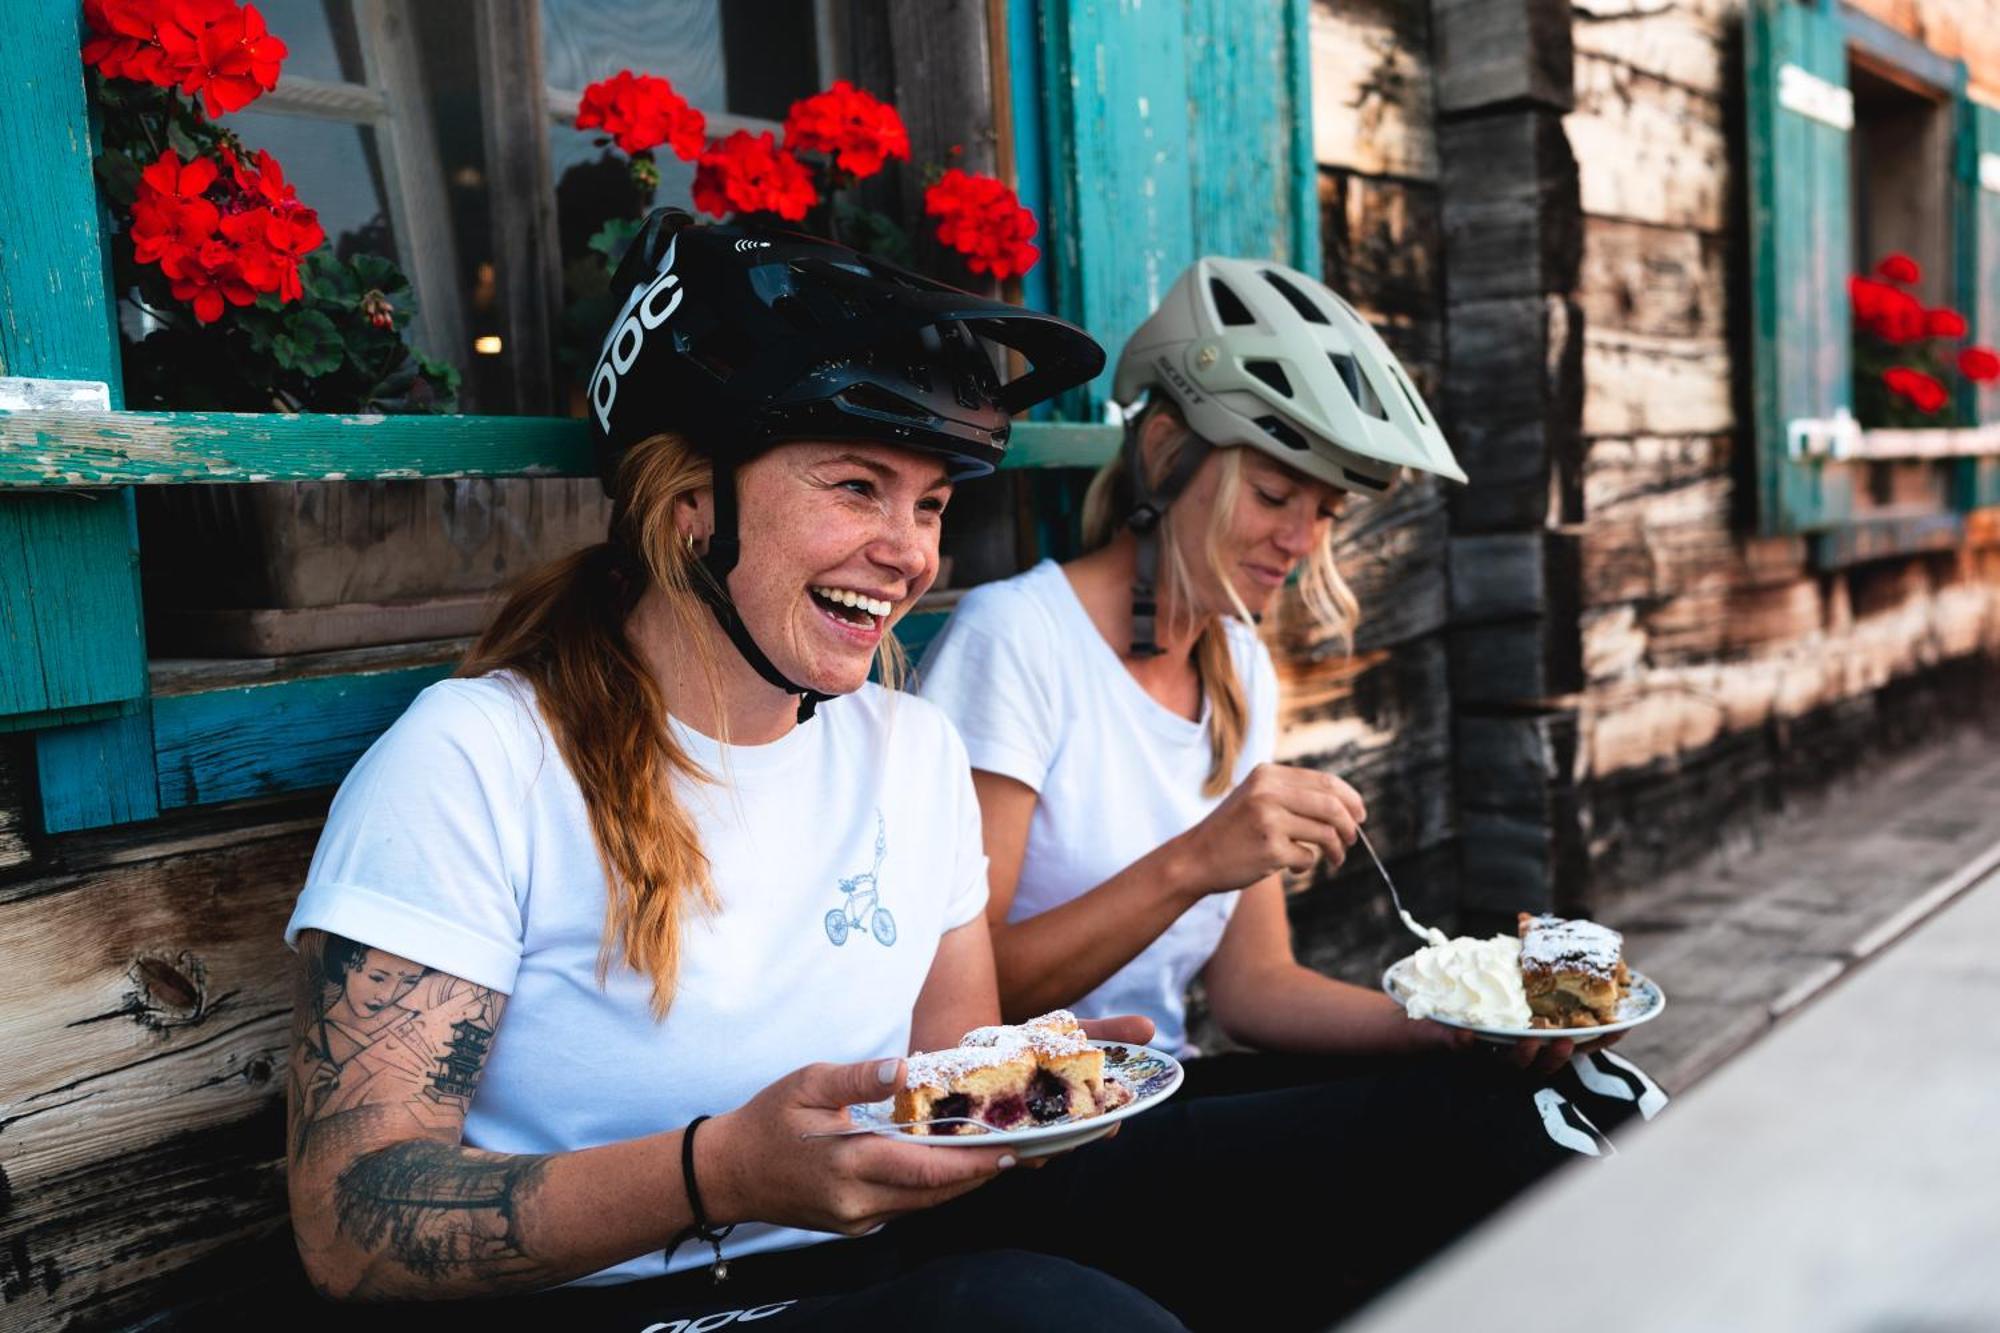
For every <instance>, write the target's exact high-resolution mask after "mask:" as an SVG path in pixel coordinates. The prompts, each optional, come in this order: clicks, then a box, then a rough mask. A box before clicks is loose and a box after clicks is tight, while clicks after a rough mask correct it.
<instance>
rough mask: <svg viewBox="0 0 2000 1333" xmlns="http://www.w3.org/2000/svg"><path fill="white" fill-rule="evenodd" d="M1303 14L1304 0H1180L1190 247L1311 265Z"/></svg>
mask: <svg viewBox="0 0 2000 1333" xmlns="http://www.w3.org/2000/svg"><path fill="white" fill-rule="evenodd" d="M1311 14H1312V5H1311V2H1310V0H1287V2H1286V3H1255V4H1246V3H1243V0H1190V3H1189V4H1188V24H1187V46H1186V51H1185V54H1186V61H1187V86H1188V113H1189V121H1190V123H1189V126H1188V158H1189V161H1188V166H1189V178H1190V187H1191V194H1192V198H1191V200H1190V202H1191V203H1192V205H1193V208H1194V213H1193V216H1192V217H1191V218H1190V219H1189V222H1190V228H1191V230H1192V232H1193V236H1194V247H1195V253H1196V254H1227V255H1244V256H1252V257H1258V258H1266V257H1268V258H1271V259H1278V260H1282V261H1283V262H1284V263H1286V264H1289V265H1290V266H1291V267H1293V268H1297V269H1302V270H1304V271H1305V272H1307V273H1315V274H1316V273H1318V272H1319V267H1320V266H1319V168H1318V165H1317V164H1316V163H1315V162H1314V161H1313V154H1312V101H1311V87H1312V82H1311V80H1312V73H1311V66H1310V52H1309V51H1308V48H1307V44H1308V41H1309V40H1310V29H1309V24H1310V22H1311ZM1301 154H1303V156H1301ZM1171 280H1172V275H1170V276H1169V278H1168V281H1171Z"/></svg>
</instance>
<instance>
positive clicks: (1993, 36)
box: [1843, 0, 2000, 100]
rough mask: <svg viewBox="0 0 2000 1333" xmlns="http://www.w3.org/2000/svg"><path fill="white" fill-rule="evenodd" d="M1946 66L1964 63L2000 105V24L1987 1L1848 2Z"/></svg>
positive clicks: (1864, 0)
mask: <svg viewBox="0 0 2000 1333" xmlns="http://www.w3.org/2000/svg"><path fill="white" fill-rule="evenodd" d="M1843 3H1844V4H1845V5H1846V6H1847V7H1848V8H1850V9H1855V10H1859V11H1860V12H1862V13H1864V14H1868V15H1870V16H1872V17H1874V18H1876V19H1879V20H1880V21H1881V22H1883V23H1885V24H1887V25H1888V26H1889V27H1891V28H1893V29H1895V30H1896V31H1897V32H1899V33H1902V34H1903V35H1904V36H1906V37H1910V38H1913V39H1915V40H1917V41H1920V42H1922V43H1923V44H1924V46H1925V47H1927V48H1928V49H1929V50H1931V51H1932V52H1934V53H1935V54H1937V55H1939V56H1942V57H1944V58H1945V59H1947V60H1953V59H1962V60H1964V61H1965V62H1966V64H1967V65H1969V66H1970V67H1971V73H1972V81H1973V82H1974V83H1975V84H1977V85H1980V86H1981V87H1982V88H1983V89H1984V90H1985V91H1986V93H1987V94H1988V95H1989V97H1990V98H1993V99H1994V100H2000V24H1995V23H1994V22H1993V12H1992V8H1991V6H1989V5H1988V4H1987V3H1986V0H1843Z"/></svg>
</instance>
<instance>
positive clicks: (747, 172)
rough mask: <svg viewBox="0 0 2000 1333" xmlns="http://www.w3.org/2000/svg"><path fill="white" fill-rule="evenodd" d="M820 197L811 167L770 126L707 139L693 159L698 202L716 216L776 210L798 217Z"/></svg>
mask: <svg viewBox="0 0 2000 1333" xmlns="http://www.w3.org/2000/svg"><path fill="white" fill-rule="evenodd" d="M818 202H819V191H818V190H816V189H814V188H813V183H812V175H811V173H810V172H808V171H807V170H806V169H805V167H804V165H803V164H801V163H800V161H799V160H798V159H797V158H796V157H793V156H792V155H791V154H790V153H788V152H786V151H785V150H784V149H782V148H780V147H778V141H777V139H776V138H775V137H774V136H773V135H772V134H771V132H770V131H769V130H765V131H764V132H763V133H762V134H758V135H752V134H751V133H750V132H749V131H748V130H738V131H736V133H734V134H732V135H730V136H729V137H728V138H727V139H724V140H722V141H721V142H720V143H715V144H711V145H709V148H708V151H707V152H705V153H703V154H702V155H701V157H700V159H699V160H698V161H697V163H696V165H695V171H694V206H695V207H696V208H699V209H700V210H701V211H702V212H704V213H712V214H714V215H715V216H716V217H725V216H727V215H728V214H730V213H776V214H777V215H778V216H779V217H781V218H784V219H785V220H786V221H787V222H797V221H799V220H801V219H802V218H804V217H805V215H806V210H807V209H809V208H811V207H812V206H813V205H814V204H816V203H818Z"/></svg>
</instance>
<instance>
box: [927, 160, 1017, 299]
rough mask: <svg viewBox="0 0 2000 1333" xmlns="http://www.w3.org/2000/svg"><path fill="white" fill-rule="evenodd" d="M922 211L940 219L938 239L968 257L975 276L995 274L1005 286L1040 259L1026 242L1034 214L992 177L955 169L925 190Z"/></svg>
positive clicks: (967, 264)
mask: <svg viewBox="0 0 2000 1333" xmlns="http://www.w3.org/2000/svg"><path fill="white" fill-rule="evenodd" d="M924 212H926V213H928V214H930V215H931V216H933V217H935V218H937V219H938V229H937V238H938V240H939V241H941V242H942V243H944V244H945V245H948V246H950V247H951V248H952V249H954V250H956V251H958V252H959V253H960V254H961V255H964V256H965V266H966V267H967V268H969V269H971V270H972V271H973V272H974V273H991V274H992V275H993V276H994V278H995V279H997V280H999V281H1002V282H1004V281H1006V280H1007V279H1008V278H1011V277H1014V276H1016V275H1018V274H1022V273H1026V272H1027V271H1028V270H1029V269H1031V268H1033V267H1034V266H1035V262H1036V261H1037V260H1039V259H1040V258H1041V257H1042V252H1041V251H1040V250H1039V249H1037V248H1036V247H1034V246H1032V245H1030V244H1029V243H1028V238H1029V237H1030V236H1033V235H1034V234H1035V215H1034V214H1033V213H1030V212H1029V211H1028V210H1027V209H1025V208H1023V207H1021V201H1020V200H1019V199H1018V198H1017V197H1016V196H1015V194H1014V192H1013V191H1012V190H1010V189H1008V188H1007V187H1006V186H1005V185H1004V184H1002V183H1001V182H1000V181H997V180H995V179H994V178H993V177H991V176H978V175H973V174H972V173H970V172H965V171H961V170H959V169H958V168H957V167H953V168H952V169H951V170H950V171H947V172H945V173H944V175H943V176H942V177H940V178H939V179H938V182H937V184H935V185H933V186H931V187H930V189H928V190H926V191H924Z"/></svg>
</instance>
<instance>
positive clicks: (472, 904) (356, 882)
mask: <svg viewBox="0 0 2000 1333" xmlns="http://www.w3.org/2000/svg"><path fill="white" fill-rule="evenodd" d="M470 688H474V687H471V686H470V683H469V682H463V681H443V682H440V683H438V684H436V685H433V686H431V687H430V688H429V689H427V690H425V691H424V692H423V693H422V694H420V695H418V696H417V698H416V700H415V701H414V702H412V703H411V705H410V707H409V709H408V710H407V711H405V712H404V714H403V716H402V717H401V718H399V719H397V721H396V723H395V725H394V726H392V727H390V728H389V730H388V731H386V732H384V733H383V734H382V735H381V737H380V738H378V739H377V740H376V742H375V744H374V745H372V746H370V747H369V750H368V753H366V754H364V755H363V756H362V757H361V761H360V762H359V763H358V764H356V765H355V766H354V769H353V771H351V772H350V773H349V774H348V775H347V780H346V781H345V782H343V783H341V784H340V791H339V793H338V794H337V795H335V797H334V799H333V808H332V809H331V810H330V811H329V812H328V814H327V820H326V828H325V829H324V831H323V832H322V833H321V834H320V840H319V847H318V849H317V850H316V851H315V852H314V853H313V859H312V866H311V868H310V869H309V870H308V871H307V872H306V885H305V888H304V890H303V891H301V893H300V894H299V901H298V905H297V906H296V907H295V908H294V909H293V911H292V919H291V921H290V922H289V923H288V924H287V925H286V927H285V942H286V943H288V944H292V945H294V947H296V942H297V939H298V933H299V932H300V931H301V930H305V929H309V928H310V929H317V930H324V931H328V932H331V933H333V934H337V935H344V936H346V937H347V938H349V939H351V940H354V941H356V942H358V943H361V944H366V945H369V946H371V947H373V948H376V949H382V950H386V951H388V952H390V953H394V954H399V955H401V956H402V957H404V958H408V959H410V960H411V961H412V962H417V963H422V964H423V965H424V966H426V967H431V968H435V969H437V970H438V971H441V972H448V973H450V974H451V975H453V976H456V977H462V978H464V979H465V980H467V981H470V982H472V983H473V984H475V985H479V986H487V987H491V988H492V989H494V990H497V991H501V992H510V991H512V989H513V986H514V975H515V972H516V971H517V970H518V968H519V966H520V961H521V939H522V920H521V905H520V899H519V897H518V896H517V893H516V889H517V885H516V884H515V877H514V875H513V874H512V873H511V872H510V868H509V867H510V865H518V864H521V863H522V860H523V859H524V858H523V857H521V855H520V854H519V848H518V841H517V840H518V834H519V830H520V828H521V826H522V822H523V820H522V816H521V803H522V800H523V797H524V792H523V789H522V787H521V786H520V784H519V783H518V782H517V781H516V779H515V768H514V765H513V762H512V759H511V756H510V754H509V752H508V747H507V745H506V743H505V741H504V740H503V738H502V734H501V731H500V730H499V729H498V728H496V725H495V723H494V721H493V720H492V719H491V717H490V716H489V715H488V714H487V712H486V711H485V710H484V709H483V708H482V707H481V706H480V705H479V704H478V703H477V702H475V701H474V700H473V699H472V698H471V697H470V692H469V691H470ZM510 853H512V854H511V855H510Z"/></svg>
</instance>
